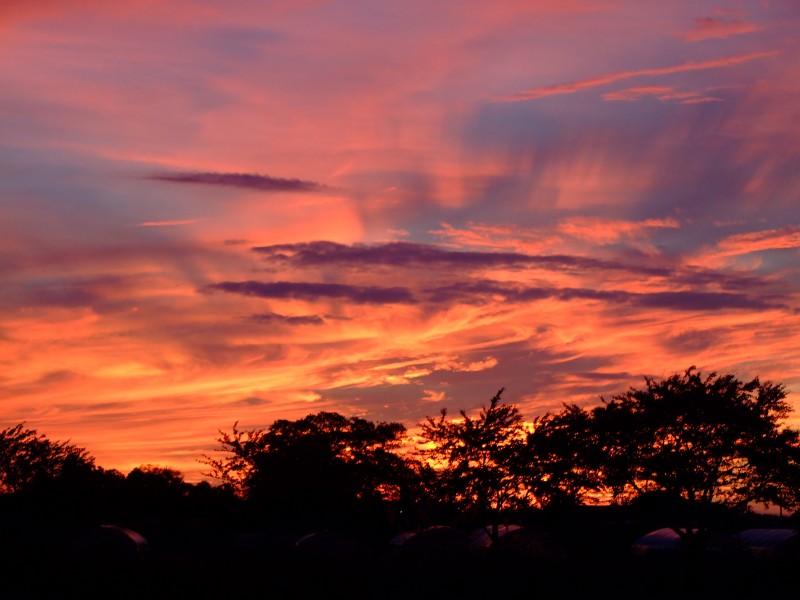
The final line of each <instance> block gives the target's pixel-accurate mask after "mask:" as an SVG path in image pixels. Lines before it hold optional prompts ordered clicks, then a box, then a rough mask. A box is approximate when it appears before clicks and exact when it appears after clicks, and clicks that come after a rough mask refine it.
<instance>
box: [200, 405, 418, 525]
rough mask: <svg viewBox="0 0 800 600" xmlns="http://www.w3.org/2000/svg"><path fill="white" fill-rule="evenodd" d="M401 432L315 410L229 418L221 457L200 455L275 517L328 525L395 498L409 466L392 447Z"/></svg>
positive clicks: (396, 427) (382, 424)
mask: <svg viewBox="0 0 800 600" xmlns="http://www.w3.org/2000/svg"><path fill="white" fill-rule="evenodd" d="M405 433H406V429H405V427H404V426H403V425H402V424H400V423H385V422H380V423H374V422H371V421H367V420H365V419H361V418H359V417H350V418H347V417H344V416H342V415H340V414H338V413H332V412H320V413H316V414H312V415H308V416H306V417H304V418H302V419H299V420H297V421H289V420H285V419H280V420H277V421H275V422H274V423H273V424H272V425H271V426H270V427H269V428H268V429H253V430H244V431H243V430H240V429H238V427H237V425H234V427H233V431H232V433H230V434H228V433H225V432H220V437H219V439H218V442H219V443H220V445H221V448H220V450H221V451H222V452H224V453H225V454H226V456H225V457H224V458H222V459H212V458H209V457H206V460H205V461H204V462H205V464H207V465H209V466H210V467H211V471H210V472H209V474H210V475H212V476H214V477H218V478H220V479H222V480H223V481H225V482H228V483H230V484H231V485H233V486H235V487H236V489H237V491H238V492H239V493H240V495H242V496H243V497H245V498H247V499H248V501H249V502H250V503H251V504H253V505H256V506H258V507H259V508H260V509H261V510H262V511H263V512H264V514H270V515H273V518H274V520H276V521H280V522H282V523H283V524H285V525H286V526H292V525H295V526H297V525H299V524H304V525H309V526H311V525H313V526H316V527H322V526H327V527H330V526H336V525H341V524H342V523H343V521H347V520H348V519H350V520H352V519H351V517H353V516H354V515H358V514H359V513H364V514H366V513H369V512H371V511H374V510H376V505H378V504H380V502H382V501H383V500H398V499H399V498H400V496H401V495H402V493H403V489H404V485H405V482H406V481H407V479H408V466H407V464H406V462H405V460H404V459H403V458H401V457H400V456H399V455H397V454H396V453H395V452H394V451H395V450H396V449H397V448H398V447H399V446H400V444H401V442H402V440H403V438H404V436H405ZM351 524H352V523H351Z"/></svg>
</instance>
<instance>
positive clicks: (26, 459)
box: [0, 423, 94, 493]
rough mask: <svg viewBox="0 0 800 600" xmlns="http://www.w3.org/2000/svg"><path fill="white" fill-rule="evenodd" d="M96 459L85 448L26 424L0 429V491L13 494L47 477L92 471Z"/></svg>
mask: <svg viewBox="0 0 800 600" xmlns="http://www.w3.org/2000/svg"><path fill="white" fill-rule="evenodd" d="M93 468H94V458H93V457H91V456H90V455H89V453H88V452H87V451H86V450H85V449H84V448H79V447H77V446H74V445H72V444H70V443H68V442H57V441H56V442H54V441H51V440H49V439H47V437H46V436H44V435H43V434H39V433H38V432H37V431H36V430H35V429H27V428H26V427H25V424H24V423H19V424H18V425H15V426H13V427H7V428H5V429H3V430H2V431H0V493H9V492H11V493H13V492H19V491H21V490H24V489H25V488H27V487H29V486H31V485H33V484H35V483H37V482H41V481H43V480H46V479H52V478H58V477H69V476H75V475H80V474H85V473H87V472H91V471H92V470H93Z"/></svg>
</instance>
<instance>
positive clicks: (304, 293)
mask: <svg viewBox="0 0 800 600" xmlns="http://www.w3.org/2000/svg"><path fill="white" fill-rule="evenodd" d="M207 289H210V290H219V291H223V292H228V293H231V294H241V295H243V296H256V297H259V298H276V299H286V298H292V299H295V300H319V299H323V298H332V299H341V300H349V301H350V302H353V303H355V304H415V303H416V300H415V299H414V296H413V295H412V294H411V292H410V291H409V290H408V289H407V288H401V287H375V286H356V285H346V284H341V283H303V282H294V281H276V282H271V283H264V282H260V281H224V282H221V283H214V284H211V285H209V286H207Z"/></svg>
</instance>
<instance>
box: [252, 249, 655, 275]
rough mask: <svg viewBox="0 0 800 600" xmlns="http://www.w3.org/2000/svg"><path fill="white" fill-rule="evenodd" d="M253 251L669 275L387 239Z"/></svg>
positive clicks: (388, 262)
mask: <svg viewBox="0 0 800 600" xmlns="http://www.w3.org/2000/svg"><path fill="white" fill-rule="evenodd" d="M253 251H254V252H257V253H259V254H261V255H263V256H264V257H265V258H267V259H270V260H278V261H282V262H287V263H290V264H291V265H293V266H296V267H317V266H323V265H348V266H368V265H379V266H391V267H415V266H430V265H437V266H443V267H466V268H475V269H483V268H491V267H507V268H512V267H525V266H538V267H542V268H546V269H551V270H622V271H632V272H637V273H642V274H646V275H651V276H666V275H669V271H668V270H667V269H663V268H659V267H639V266H630V265H624V264H621V263H617V262H610V261H605V260H599V259H595V258H588V257H584V256H569V255H558V254H556V255H541V256H533V255H529V254H520V253H517V252H464V251H455V250H447V249H444V248H440V247H438V246H434V245H431V244H418V243H412V242H390V243H387V244H375V245H367V244H353V245H352V246H347V245H344V244H338V243H336V242H327V241H315V242H306V243H298V244H277V245H273V246H257V247H254V248H253Z"/></svg>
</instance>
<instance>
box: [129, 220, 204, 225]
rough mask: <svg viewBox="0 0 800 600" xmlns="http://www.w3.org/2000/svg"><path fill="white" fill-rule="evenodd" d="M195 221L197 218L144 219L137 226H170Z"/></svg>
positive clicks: (188, 223)
mask: <svg viewBox="0 0 800 600" xmlns="http://www.w3.org/2000/svg"><path fill="white" fill-rule="evenodd" d="M197 222H198V219H184V220H182V221H145V222H143V223H139V227H172V226H175V225H192V224H194V223H197Z"/></svg>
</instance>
